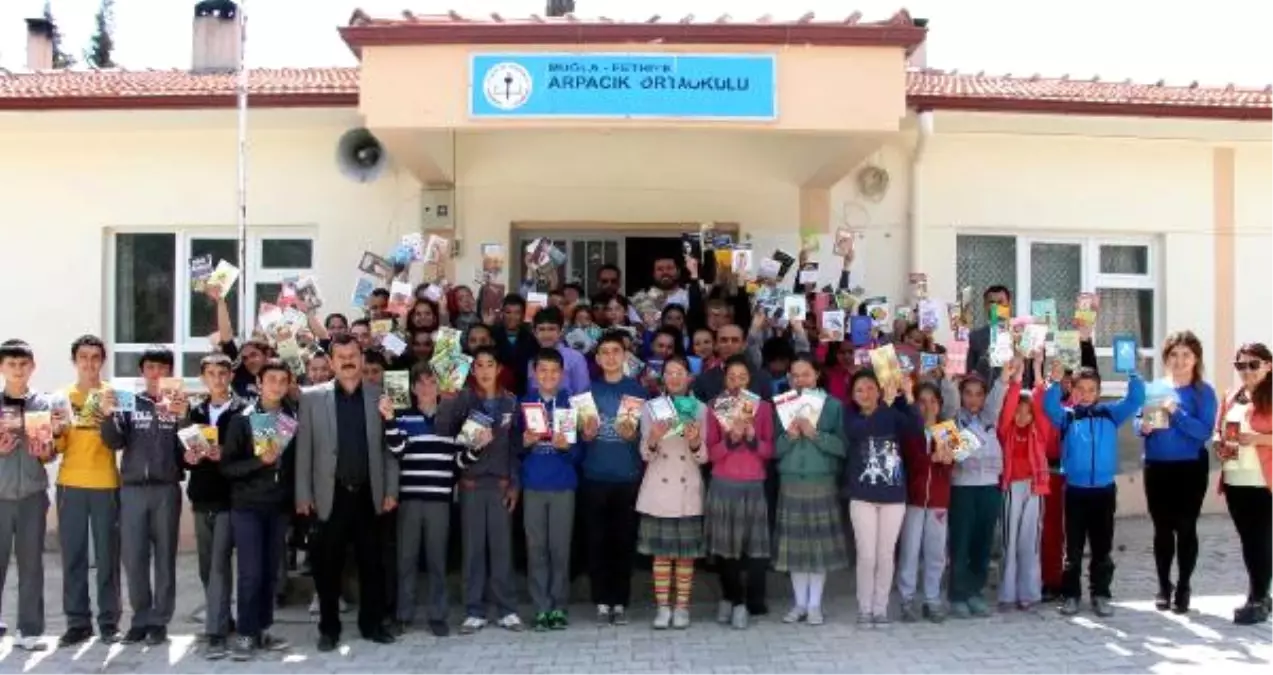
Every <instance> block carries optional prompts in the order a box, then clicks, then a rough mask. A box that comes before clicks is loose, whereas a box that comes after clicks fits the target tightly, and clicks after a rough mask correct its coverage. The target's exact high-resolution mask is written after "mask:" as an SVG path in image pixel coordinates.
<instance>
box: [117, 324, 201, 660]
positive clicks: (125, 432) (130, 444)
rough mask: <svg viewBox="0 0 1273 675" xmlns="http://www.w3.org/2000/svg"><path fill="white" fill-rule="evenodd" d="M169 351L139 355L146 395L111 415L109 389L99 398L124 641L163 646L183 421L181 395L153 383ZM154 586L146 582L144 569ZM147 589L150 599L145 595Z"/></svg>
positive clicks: (165, 371)
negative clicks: (117, 483) (124, 599)
mask: <svg viewBox="0 0 1273 675" xmlns="http://www.w3.org/2000/svg"><path fill="white" fill-rule="evenodd" d="M172 364H173V356H172V352H171V351H169V350H168V349H166V348H163V347H151V348H148V349H146V351H144V352H142V354H141V362H140V368H141V376H142V380H143V382H145V387H146V390H145V391H144V392H139V393H138V394H137V395H136V401H135V403H136V409H135V410H134V411H132V412H118V411H116V397H115V394H114V392H113V391H107V392H105V393H104V394H103V396H102V413H103V414H104V415H105V416H106V418H105V419H103V420H102V440H103V441H105V442H106V445H107V446H109V447H110V448H112V449H114V450H116V451H118V452H119V453H120V461H119V474H120V479H121V481H122V483H123V487H121V488H120V490H119V528H120V552H121V558H122V560H123V564H124V574H126V575H127V577H128V602H129V604H130V605H132V609H133V624H132V627H130V628H129V629H128V632H127V633H125V634H124V638H123V642H124V644H135V643H138V642H141V641H143V640H145V641H146V643H147V644H149V645H152V646H155V645H160V644H163V643H165V642H167V641H168V624H169V623H171V622H172V612H173V608H174V605H175V604H176V601H177V533H178V528H179V527H180V522H181V480H182V478H183V474H184V473H185V472H184V471H182V468H181V458H182V455H184V454H185V451H184V449H183V448H182V445H181V441H180V440H178V438H177V430H178V427H180V426H184V425H186V424H188V423H189V422H188V420H186V419H185V418H186V411H187V408H188V405H189V404H188V401H187V399H186V396H185V394H184V393H178V394H177V395H176V396H174V397H172V398H171V400H165V399H164V398H163V396H161V393H160V386H159V385H160V380H162V379H164V378H166V377H168V376H169V375H171V374H172ZM152 561H153V564H154V584H153V586H152V584H151V564H152ZM152 588H153V594H152Z"/></svg>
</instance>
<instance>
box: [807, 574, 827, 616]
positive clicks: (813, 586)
mask: <svg viewBox="0 0 1273 675" xmlns="http://www.w3.org/2000/svg"><path fill="white" fill-rule="evenodd" d="M806 576H808V577H809V609H816V608H818V607H821V606H822V587H823V586H825V585H826V583H827V573H826V572H811V573H810V574H808V575H806Z"/></svg>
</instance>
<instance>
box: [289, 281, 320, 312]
mask: <svg viewBox="0 0 1273 675" xmlns="http://www.w3.org/2000/svg"><path fill="white" fill-rule="evenodd" d="M295 288H296V299H297V301H298V302H299V304H300V306H301V308H302V309H304V310H305V311H307V312H312V311H314V310H316V309H319V308H321V307H322V306H323V293H322V291H320V290H319V288H318V280H317V279H315V278H314V277H312V276H305V277H301V278H299V279H297V280H296V286H295Z"/></svg>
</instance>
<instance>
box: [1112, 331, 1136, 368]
mask: <svg viewBox="0 0 1273 675" xmlns="http://www.w3.org/2000/svg"><path fill="white" fill-rule="evenodd" d="M1113 347H1114V350H1113V351H1114V372H1116V373H1123V374H1127V373H1132V372H1135V370H1136V361H1137V360H1138V356H1139V354H1138V350H1137V347H1136V338H1134V337H1132V336H1130V335H1119V336H1116V337H1115V338H1114V342H1113Z"/></svg>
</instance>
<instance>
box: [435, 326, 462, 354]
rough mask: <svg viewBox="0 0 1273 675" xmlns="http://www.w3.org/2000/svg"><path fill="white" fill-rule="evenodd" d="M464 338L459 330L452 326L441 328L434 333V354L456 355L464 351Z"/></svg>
mask: <svg viewBox="0 0 1273 675" xmlns="http://www.w3.org/2000/svg"><path fill="white" fill-rule="evenodd" d="M463 336H464V334H463V333H461V332H460V331H459V330H458V329H455V328H452V327H450V326H439V327H438V329H437V330H436V331H434V333H433V353H434V354H435V357H434V358H437V357H436V355H437V354H448V355H454V354H459V353H461V352H462V351H463V348H462V347H461V346H460V339H461V338H462V337H463Z"/></svg>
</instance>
